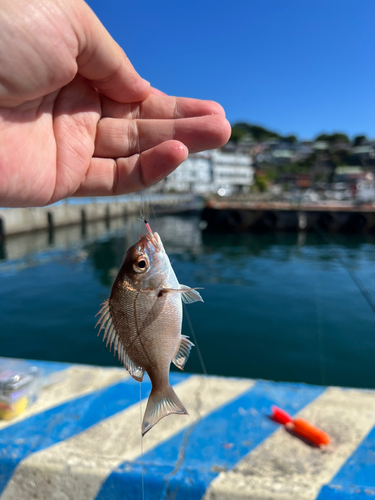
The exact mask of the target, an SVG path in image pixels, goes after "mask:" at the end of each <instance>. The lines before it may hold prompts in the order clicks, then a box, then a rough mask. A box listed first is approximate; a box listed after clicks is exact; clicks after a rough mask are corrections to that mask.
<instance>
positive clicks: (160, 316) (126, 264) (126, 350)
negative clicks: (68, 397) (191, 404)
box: [95, 220, 203, 436]
mask: <svg viewBox="0 0 375 500" xmlns="http://www.w3.org/2000/svg"><path fill="white" fill-rule="evenodd" d="M144 222H145V224H146V228H147V233H146V234H145V236H142V235H141V239H140V240H139V241H138V242H137V243H135V245H133V246H131V247H130V248H129V249H128V251H127V252H126V254H125V257H124V261H123V263H122V266H121V268H120V270H119V273H118V275H117V277H116V279H115V281H114V283H113V286H112V290H111V294H110V297H109V298H108V299H107V300H105V301H104V302H103V304H102V307H101V309H100V310H99V312H98V314H97V315H99V314H100V317H99V319H98V322H97V324H96V326H95V328H96V327H97V326H98V325H100V328H99V332H98V335H99V334H100V332H101V331H102V330H103V331H104V335H103V341H104V340H106V341H107V342H106V346H108V345H109V349H110V350H111V348H112V346H114V354H116V352H117V353H118V358H119V360H120V361H121V362H122V364H123V365H124V367H125V368H126V369H127V370H128V372H129V373H130V375H131V376H132V377H133V378H134V379H135V380H137V381H139V382H142V380H143V376H144V373H145V372H147V374H148V376H149V377H150V380H151V384H152V389H151V393H150V396H149V398H148V401H147V406H146V410H145V413H144V417H143V422H142V436H144V435H145V434H146V432H148V431H149V430H150V429H151V428H152V427H153V426H154V425H155V424H156V423H157V422H159V420H161V419H162V418H164V417H166V416H167V415H172V414H180V415H188V412H187V410H186V408H185V407H184V405H183V404H182V402H181V401H180V399H179V397H178V396H177V394H176V393H175V391H174V389H173V387H172V386H171V384H170V382H169V370H170V365H171V363H174V364H175V366H177V368H179V369H181V370H183V368H184V366H185V364H186V362H187V360H188V357H189V354H190V351H191V348H192V347H194V344H193V343H192V342H191V341H190V340H189V337H188V336H185V335H182V334H181V328H182V316H183V305H182V303H183V302H185V303H187V304H190V303H193V302H197V301H200V302H203V299H202V297H201V295H200V293H199V292H198V291H197V289H196V288H191V287H188V286H186V285H181V284H180V283H179V282H178V279H177V277H176V275H175V272H174V270H173V268H172V266H171V263H170V260H169V258H168V255H167V253H166V251H165V249H164V246H163V243H162V241H161V238H160V236H159V234H158V233H157V232H152V230H151V228H150V225H149V224H148V222H147V221H146V220H144Z"/></svg>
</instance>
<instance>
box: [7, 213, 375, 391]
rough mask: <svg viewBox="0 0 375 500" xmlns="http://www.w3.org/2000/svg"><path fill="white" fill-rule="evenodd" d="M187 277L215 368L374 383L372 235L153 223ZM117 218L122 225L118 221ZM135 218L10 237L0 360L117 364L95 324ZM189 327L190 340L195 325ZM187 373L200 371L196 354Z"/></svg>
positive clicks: (171, 219)
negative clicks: (210, 229) (196, 293)
mask: <svg viewBox="0 0 375 500" xmlns="http://www.w3.org/2000/svg"><path fill="white" fill-rule="evenodd" d="M151 222H152V223H153V224H152V226H153V229H154V230H157V231H158V232H159V233H160V235H161V237H162V239H163V241H164V245H165V247H166V249H167V251H168V253H169V255H170V258H171V262H172V265H173V267H174V269H175V271H176V274H177V276H178V278H179V280H180V282H181V283H183V284H186V285H190V286H201V287H204V290H202V296H203V298H204V300H205V303H204V304H201V303H195V304H192V305H190V306H188V311H189V314H190V318H191V322H192V324H193V327H194V330H195V334H196V337H197V339H198V342H199V346H200V348H201V351H202V356H203V359H204V362H205V364H206V368H207V371H208V373H209V374H218V375H229V376H240V377H255V378H264V379H273V380H284V381H302V382H307V383H314V384H333V385H345V386H354V387H372V388H374V387H375V362H374V360H375V329H374V326H375V314H374V313H373V311H372V310H371V308H370V307H369V305H368V303H367V302H366V301H365V299H364V297H363V296H362V294H361V293H360V292H359V290H358V288H357V286H356V285H355V283H354V282H353V280H352V278H351V277H350V275H349V274H348V272H347V270H346V269H345V267H343V262H344V263H345V265H346V266H347V267H348V269H350V270H351V271H353V272H354V273H355V275H356V276H357V277H358V278H359V279H360V280H361V281H362V282H363V284H364V285H365V287H366V288H367V290H368V292H369V294H370V295H371V296H372V298H373V300H374V301H375V267H374V261H375V253H374V248H375V247H374V244H375V238H374V237H373V236H372V237H370V236H358V235H348V236H346V235H339V236H338V235H336V236H334V237H333V236H332V235H331V236H329V241H328V242H327V241H324V240H322V238H321V237H320V236H319V235H318V234H314V233H312V234H307V235H304V234H280V233H278V234H262V235H259V234H256V235H255V234H236V235H225V234H224V235H222V234H221V235H211V234H206V233H204V232H203V233H202V232H201V230H200V229H199V219H198V217H195V216H190V217H186V216H185V217H183V216H165V217H160V218H158V219H157V220H156V221H155V220H152V219H151ZM113 224H115V225H113ZM139 231H140V222H139V221H138V220H137V219H129V220H127V221H126V223H123V222H121V223H120V222H113V223H112V225H111V226H110V227H106V226H105V225H104V224H96V225H89V226H88V227H87V230H86V232H85V234H82V231H81V229H80V228H78V227H77V228H68V229H64V230H59V231H57V232H56V233H55V234H53V235H48V234H46V233H41V234H38V235H29V236H23V237H18V238H12V239H8V241H7V243H6V245H3V246H2V247H0V304H1V307H0V325H1V327H0V356H13V357H22V358H31V359H46V360H48V359H49V360H55V361H70V362H78V363H90V364H99V365H114V366H118V361H117V359H116V358H114V357H113V355H112V354H110V353H109V352H107V350H106V348H105V346H104V344H103V343H102V341H101V339H100V338H97V336H96V332H95V330H94V325H95V319H94V316H95V314H96V312H97V311H98V309H99V305H100V303H101V302H103V300H104V299H105V298H107V297H108V295H109V292H110V287H111V284H112V282H113V280H114V278H115V276H116V273H117V270H118V268H119V267H120V265H121V262H122V259H123V255H124V252H125V250H126V249H127V248H128V247H129V246H130V245H132V244H133V243H134V242H135V241H136V240H137V239H138V234H139ZM183 330H184V333H185V334H187V335H190V331H189V328H188V324H187V323H186V322H185V323H184V328H183ZM186 371H189V372H197V373H201V371H202V369H201V366H200V363H199V360H198V356H197V353H196V349H193V352H192V355H191V357H190V359H189V361H188V363H187V366H186Z"/></svg>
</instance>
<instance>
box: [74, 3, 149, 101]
mask: <svg viewBox="0 0 375 500" xmlns="http://www.w3.org/2000/svg"><path fill="white" fill-rule="evenodd" d="M83 9H87V11H85V10H84V11H83V12H82V17H81V19H84V20H85V21H84V23H83V26H82V27H81V32H80V33H78V36H79V41H80V47H79V55H78V57H77V64H78V73H79V74H80V75H82V76H83V77H84V78H87V79H88V80H90V81H91V83H92V84H93V86H94V87H96V88H97V89H98V90H100V91H101V92H102V93H103V94H105V95H106V96H107V97H109V98H110V99H113V100H115V101H118V102H123V103H128V102H138V101H143V100H144V99H146V97H147V96H148V95H149V94H150V84H149V83H148V82H147V81H146V80H144V79H143V78H141V77H140V76H139V75H138V73H137V72H136V71H135V69H134V68H133V65H132V64H131V62H130V61H129V59H128V58H127V56H126V54H125V52H124V51H123V50H122V48H121V47H120V46H119V45H118V44H117V43H116V42H115V41H114V39H113V38H112V37H111V35H110V34H109V33H108V31H107V30H106V29H105V28H104V26H103V25H102V23H101V22H100V21H99V19H98V18H97V17H96V15H95V14H94V12H93V11H92V10H91V9H90V7H89V6H88V5H87V4H84V6H83Z"/></svg>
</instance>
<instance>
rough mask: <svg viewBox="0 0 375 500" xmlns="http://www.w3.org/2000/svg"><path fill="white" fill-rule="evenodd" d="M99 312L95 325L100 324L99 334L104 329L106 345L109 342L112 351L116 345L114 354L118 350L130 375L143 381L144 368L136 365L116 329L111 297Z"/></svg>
mask: <svg viewBox="0 0 375 500" xmlns="http://www.w3.org/2000/svg"><path fill="white" fill-rule="evenodd" d="M98 314H100V317H99V319H98V322H97V323H96V325H95V328H96V327H97V326H98V325H100V328H99V332H98V335H99V334H100V332H101V330H103V329H104V336H103V342H104V340H105V339H107V343H106V347H107V346H108V344H109V350H110V351H111V349H112V344H113V345H114V350H113V354H114V355H115V354H116V351H117V353H118V359H119V360H120V361H121V363H122V364H123V365H124V367H125V368H126V369H127V370H128V372H129V373H130V375H131V376H132V377H133V378H134V379H135V380H138V381H139V382H142V379H143V375H144V370H143V369H142V368H141V367H140V366H136V365H135V364H134V363H133V361H132V360H131V359H130V358H129V355H128V353H127V352H126V349H125V347H124V345H123V343H122V341H121V339H120V337H119V334H118V333H117V331H116V329H115V326H114V324H113V321H112V317H111V311H110V308H109V299H107V300H105V301H104V302H103V304H102V308H101V309H100V311H99V312H98ZM98 314H97V315H98Z"/></svg>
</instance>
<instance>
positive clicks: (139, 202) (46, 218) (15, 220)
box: [0, 194, 198, 239]
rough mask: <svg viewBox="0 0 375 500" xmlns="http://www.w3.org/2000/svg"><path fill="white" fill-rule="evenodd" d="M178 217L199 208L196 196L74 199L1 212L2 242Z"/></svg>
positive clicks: (0, 232) (2, 210)
mask: <svg viewBox="0 0 375 500" xmlns="http://www.w3.org/2000/svg"><path fill="white" fill-rule="evenodd" d="M151 204H152V210H153V211H155V213H157V214H160V213H177V212H181V211H186V210H191V209H194V208H195V209H196V208H197V206H198V205H197V201H196V199H195V197H194V196H193V195H190V194H187V195H175V194H172V195H168V194H167V195H157V194H156V195H143V196H141V195H139V194H138V195H128V196H121V197H111V198H95V199H92V198H91V199H89V200H84V199H74V198H70V199H69V200H66V201H63V202H59V203H56V204H55V205H50V206H48V207H39V208H9V209H4V208H3V209H0V239H2V238H5V237H6V236H9V235H12V234H19V233H24V232H31V231H38V230H45V229H47V230H50V231H51V230H53V229H54V228H55V227H62V226H69V225H77V224H80V225H85V224H86V223H87V222H92V221H100V220H108V219H112V218H121V217H124V216H127V215H130V214H139V211H140V209H142V210H143V211H144V212H145V213H148V211H149V209H150V205H151Z"/></svg>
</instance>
